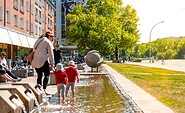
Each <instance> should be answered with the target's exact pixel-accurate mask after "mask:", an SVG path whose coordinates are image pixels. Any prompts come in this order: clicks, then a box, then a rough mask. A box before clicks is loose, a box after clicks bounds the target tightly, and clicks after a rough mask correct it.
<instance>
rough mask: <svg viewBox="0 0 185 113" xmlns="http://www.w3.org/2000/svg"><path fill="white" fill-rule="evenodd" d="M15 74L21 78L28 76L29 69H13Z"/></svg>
mask: <svg viewBox="0 0 185 113" xmlns="http://www.w3.org/2000/svg"><path fill="white" fill-rule="evenodd" d="M11 72H12V73H13V74H14V75H16V76H17V77H21V78H27V77H28V71H27V69H21V70H12V71H11Z"/></svg>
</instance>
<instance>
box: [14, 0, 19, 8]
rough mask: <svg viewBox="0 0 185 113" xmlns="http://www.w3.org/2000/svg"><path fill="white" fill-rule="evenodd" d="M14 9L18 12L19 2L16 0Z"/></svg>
mask: <svg viewBox="0 0 185 113" xmlns="http://www.w3.org/2000/svg"><path fill="white" fill-rule="evenodd" d="M13 7H14V8H15V9H17V10H18V8H19V3H18V0H14V3H13Z"/></svg>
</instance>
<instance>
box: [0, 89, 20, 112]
mask: <svg viewBox="0 0 185 113" xmlns="http://www.w3.org/2000/svg"><path fill="white" fill-rule="evenodd" d="M11 95H12V94H11V93H10V92H9V91H8V90H0V109H1V111H0V112H1V113H22V107H21V106H16V105H15V104H13V103H12V102H11V101H10V99H9V97H10V96H11Z"/></svg>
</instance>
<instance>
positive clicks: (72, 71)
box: [65, 60, 79, 98]
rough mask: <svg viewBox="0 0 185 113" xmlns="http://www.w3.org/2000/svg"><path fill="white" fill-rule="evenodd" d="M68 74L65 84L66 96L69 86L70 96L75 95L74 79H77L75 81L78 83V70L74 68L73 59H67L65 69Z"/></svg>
mask: <svg viewBox="0 0 185 113" xmlns="http://www.w3.org/2000/svg"><path fill="white" fill-rule="evenodd" d="M65 72H66V74H67V75H68V84H67V86H66V96H67V95H68V91H69V88H70V87H71V91H72V97H73V98H74V97H75V80H76V79H77V83H79V78H78V72H77V70H76V68H75V63H74V61H72V60H71V61H69V63H68V68H67V69H66V70H65Z"/></svg>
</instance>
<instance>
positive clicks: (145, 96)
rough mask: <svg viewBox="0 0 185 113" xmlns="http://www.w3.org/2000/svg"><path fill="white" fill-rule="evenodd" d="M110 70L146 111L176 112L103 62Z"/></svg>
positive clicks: (157, 112) (153, 112)
mask: <svg viewBox="0 0 185 113" xmlns="http://www.w3.org/2000/svg"><path fill="white" fill-rule="evenodd" d="M102 66H104V67H105V69H106V70H107V71H108V74H110V75H111V76H113V77H114V79H115V80H116V82H117V83H119V84H120V86H121V88H122V89H123V90H124V91H125V92H126V93H127V94H128V95H129V96H130V97H131V98H132V99H133V100H134V102H135V103H136V104H137V105H138V107H139V108H140V109H141V110H142V111H143V112H144V113H174V111H173V110H171V109H170V108H168V107H166V106H165V105H164V104H162V103H161V102H159V101H158V100H156V99H155V98H154V97H152V96H151V95H150V94H149V93H147V92H145V91H144V90H143V89H141V88H140V87H139V86H137V85H136V84H134V83H133V82H131V81H130V80H128V79H127V78H125V77H124V76H123V75H121V74H120V73H118V72H117V71H115V70H114V69H112V68H111V67H109V66H108V65H106V64H102Z"/></svg>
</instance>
